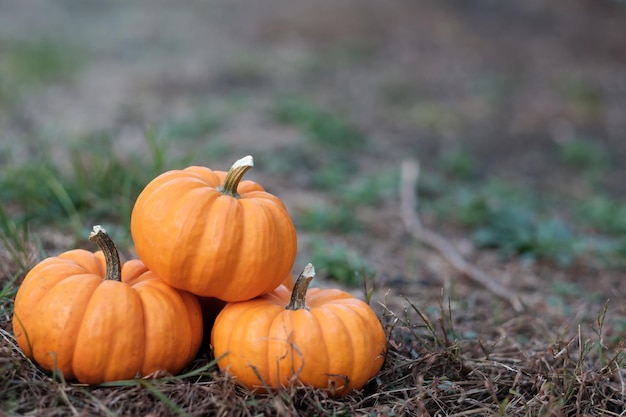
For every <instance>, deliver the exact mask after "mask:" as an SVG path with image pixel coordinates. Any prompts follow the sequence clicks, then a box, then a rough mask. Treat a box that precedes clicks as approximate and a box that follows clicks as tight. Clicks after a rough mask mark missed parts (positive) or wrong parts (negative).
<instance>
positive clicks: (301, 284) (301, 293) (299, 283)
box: [285, 264, 315, 310]
mask: <svg viewBox="0 0 626 417" xmlns="http://www.w3.org/2000/svg"><path fill="white" fill-rule="evenodd" d="M314 276H315V268H313V265H311V264H307V265H306V266H305V267H304V269H303V270H302V272H301V273H300V276H299V277H298V279H297V280H296V283H295V284H294V286H293V290H292V291H291V300H290V301H289V304H287V307H285V308H286V309H287V310H299V309H301V308H303V309H305V310H308V309H309V307H307V305H306V302H305V299H306V292H307V290H308V289H309V284H310V283H311V280H312V279H313V277H314Z"/></svg>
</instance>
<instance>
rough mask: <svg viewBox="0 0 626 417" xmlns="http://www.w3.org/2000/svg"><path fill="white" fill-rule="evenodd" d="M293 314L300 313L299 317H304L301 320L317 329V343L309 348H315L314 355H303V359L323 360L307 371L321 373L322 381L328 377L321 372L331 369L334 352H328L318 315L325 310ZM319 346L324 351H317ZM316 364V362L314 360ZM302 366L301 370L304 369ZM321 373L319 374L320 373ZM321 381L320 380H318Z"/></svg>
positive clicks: (327, 344)
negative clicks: (313, 324) (312, 324)
mask: <svg viewBox="0 0 626 417" xmlns="http://www.w3.org/2000/svg"><path fill="white" fill-rule="evenodd" d="M295 313H300V315H304V316H305V317H302V318H301V319H302V320H306V323H307V324H308V325H311V323H315V327H317V332H316V334H317V337H318V339H317V342H316V343H315V344H311V346H315V349H314V352H312V353H314V354H313V355H305V357H309V358H316V359H319V358H324V363H323V364H320V363H316V366H315V368H314V369H309V371H312V372H315V373H321V377H323V378H324V379H326V378H327V377H328V375H327V374H326V373H325V372H324V371H321V370H323V369H329V368H330V367H331V364H332V357H333V354H334V352H331V351H330V350H329V343H328V342H329V340H328V335H327V334H326V331H325V329H324V326H323V325H322V323H321V321H320V315H322V316H323V315H324V313H325V309H324V308H316V309H311V310H308V311H307V310H297V311H296V312H295ZM335 318H336V319H338V318H337V317H335ZM337 322H340V320H337ZM299 331H300V332H302V330H299ZM306 345H309V343H306ZM320 346H323V347H324V349H323V351H321V352H320V351H319V350H320ZM316 362H317V360H316ZM306 365H307V364H306V363H305V364H304V366H306ZM304 366H303V368H304ZM329 370H330V371H332V369H329ZM320 371H321V372H320ZM318 378H320V377H319V376H318ZM320 379H322V378H320Z"/></svg>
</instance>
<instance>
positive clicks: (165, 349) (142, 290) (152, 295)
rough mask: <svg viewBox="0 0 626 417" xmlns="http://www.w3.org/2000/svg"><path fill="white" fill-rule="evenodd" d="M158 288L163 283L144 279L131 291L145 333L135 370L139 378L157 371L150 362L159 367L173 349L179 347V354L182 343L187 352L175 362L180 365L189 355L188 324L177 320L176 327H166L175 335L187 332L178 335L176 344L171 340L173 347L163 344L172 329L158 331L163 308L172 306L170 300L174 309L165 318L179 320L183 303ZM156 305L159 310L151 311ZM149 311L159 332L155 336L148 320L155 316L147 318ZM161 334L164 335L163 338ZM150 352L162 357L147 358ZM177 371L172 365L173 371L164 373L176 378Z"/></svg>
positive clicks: (171, 293)
mask: <svg viewBox="0 0 626 417" xmlns="http://www.w3.org/2000/svg"><path fill="white" fill-rule="evenodd" d="M161 284H164V285H167V284H165V283H164V282H161V281H156V280H155V279H148V280H146V281H143V282H141V283H140V284H138V285H137V286H133V287H132V288H133V290H134V291H135V293H136V294H137V295H138V298H139V302H140V304H141V308H142V311H143V317H144V323H143V326H144V328H145V329H146V331H145V332H144V344H143V350H144V351H145V354H144V357H143V361H142V363H141V366H140V367H139V369H141V370H142V375H143V376H145V375H148V374H151V373H153V372H155V371H158V370H161V369H153V368H154V365H153V363H152V362H156V363H163V362H164V359H168V358H169V355H170V354H171V353H173V352H174V351H175V350H176V349H174V348H175V346H176V345H178V346H179V351H180V350H181V349H180V345H181V344H183V343H184V345H185V347H186V349H185V350H186V351H187V352H185V354H184V355H182V354H181V355H180V356H179V357H178V358H175V359H177V360H179V361H180V362H181V363H186V361H187V357H188V356H189V351H190V350H191V349H192V344H191V343H189V338H188V336H191V335H192V334H193V330H192V329H191V325H190V323H189V320H182V319H181V320H178V321H177V322H176V323H170V324H172V325H175V326H176V332H177V333H178V332H180V331H181V326H185V327H187V331H186V332H182V333H184V336H181V335H179V337H178V340H175V343H174V344H166V343H165V340H167V335H168V333H171V331H172V330H173V329H163V328H162V325H164V324H167V323H164V322H163V321H164V320H163V315H164V308H169V307H171V306H172V305H174V300H176V301H175V303H176V307H177V308H176V309H174V308H171V309H169V310H170V311H169V313H170V314H169V316H173V317H179V318H180V317H181V316H182V315H181V312H180V308H181V307H184V305H183V303H184V302H183V300H182V297H181V296H180V294H179V293H178V292H177V291H175V290H173V289H171V287H166V288H163V286H162V285H161ZM157 301H158V302H159V304H160V305H159V307H160V308H158V309H156V308H155V307H154V305H155V304H156V302H157ZM152 311H156V312H158V317H154V318H155V319H156V320H155V322H156V323H154V324H157V325H158V328H159V329H158V330H159V332H158V333H157V332H156V330H155V327H154V326H153V325H152V321H151V319H152V318H153V317H151V316H157V315H156V314H154V313H152V314H151V312H152ZM185 318H186V317H185ZM164 333H165V337H164V335H163V334H164ZM170 336H171V335H170ZM153 340H154V341H155V342H157V343H158V345H156V346H155V345H154V343H152V341H153ZM153 349H154V350H155V351H156V352H160V353H163V355H161V357H157V358H156V359H155V357H153V356H152V355H151V354H152V352H151V350H153ZM170 359H171V358H170ZM179 367H180V364H176V366H175V367H174V368H172V369H167V370H166V371H168V372H170V373H172V374H176V373H177V372H178V371H179V370H180V369H178V368H179ZM163 370H164V369H163Z"/></svg>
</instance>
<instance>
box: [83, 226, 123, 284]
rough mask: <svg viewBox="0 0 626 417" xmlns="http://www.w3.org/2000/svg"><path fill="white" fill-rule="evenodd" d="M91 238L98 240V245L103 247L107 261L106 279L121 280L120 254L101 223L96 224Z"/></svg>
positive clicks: (93, 240) (94, 240)
mask: <svg viewBox="0 0 626 417" xmlns="http://www.w3.org/2000/svg"><path fill="white" fill-rule="evenodd" d="M89 240H91V241H92V242H96V243H97V244H98V246H100V249H102V253H104V260H105V262H106V276H105V277H104V279H112V280H115V281H121V279H122V274H121V271H122V264H121V263H120V255H119V253H118V252H117V248H116V247H115V244H114V243H113V241H112V240H111V238H110V237H109V235H108V234H107V232H106V230H104V228H103V227H102V226H100V225H95V226H94V227H93V231H92V232H91V234H90V235H89Z"/></svg>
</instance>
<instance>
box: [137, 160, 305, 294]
mask: <svg viewBox="0 0 626 417" xmlns="http://www.w3.org/2000/svg"><path fill="white" fill-rule="evenodd" d="M252 166H253V159H252V157H251V156H247V157H245V158H242V159H240V160H239V161H237V162H235V164H234V165H233V166H232V167H231V169H230V170H229V171H228V172H224V171H213V170H211V169H209V168H206V167H199V166H192V167H188V168H186V169H183V170H173V171H168V172H165V173H163V174H161V175H159V176H158V177H156V178H155V179H154V180H152V181H151V182H150V183H149V184H148V185H147V186H146V187H145V188H144V190H143V191H142V192H141V193H140V195H139V197H138V198H137V201H136V202H135V205H134V207H133V211H132V215H131V233H132V237H133V241H134V243H135V249H136V250H137V254H138V255H139V258H140V259H141V260H143V262H145V264H146V265H147V266H148V268H150V270H152V271H154V273H156V274H157V275H158V276H159V277H161V279H163V280H165V281H166V282H167V283H169V284H170V285H172V286H174V287H176V288H180V289H183V290H186V291H189V292H191V293H193V294H196V295H199V296H202V297H215V298H219V299H221V300H224V301H242V300H249V299H251V298H254V297H256V296H258V295H261V294H266V293H268V292H270V291H272V290H274V289H275V288H276V287H278V286H279V285H280V284H281V282H282V280H283V279H284V277H286V276H288V274H289V273H290V272H291V268H292V267H293V263H294V261H295V257H296V246H297V241H296V231H295V227H294V225H293V222H292V220H291V217H290V216H289V213H288V212H287V209H286V207H285V205H284V204H283V202H282V201H281V200H280V199H279V198H278V197H276V196H274V195H273V194H270V193H268V192H267V191H265V190H264V188H263V187H262V186H261V185H259V184H258V183H255V182H253V181H248V180H246V181H241V179H242V177H243V175H244V174H245V172H246V171H248V169H250V168H251V167H252ZM268 277H270V278H268Z"/></svg>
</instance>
